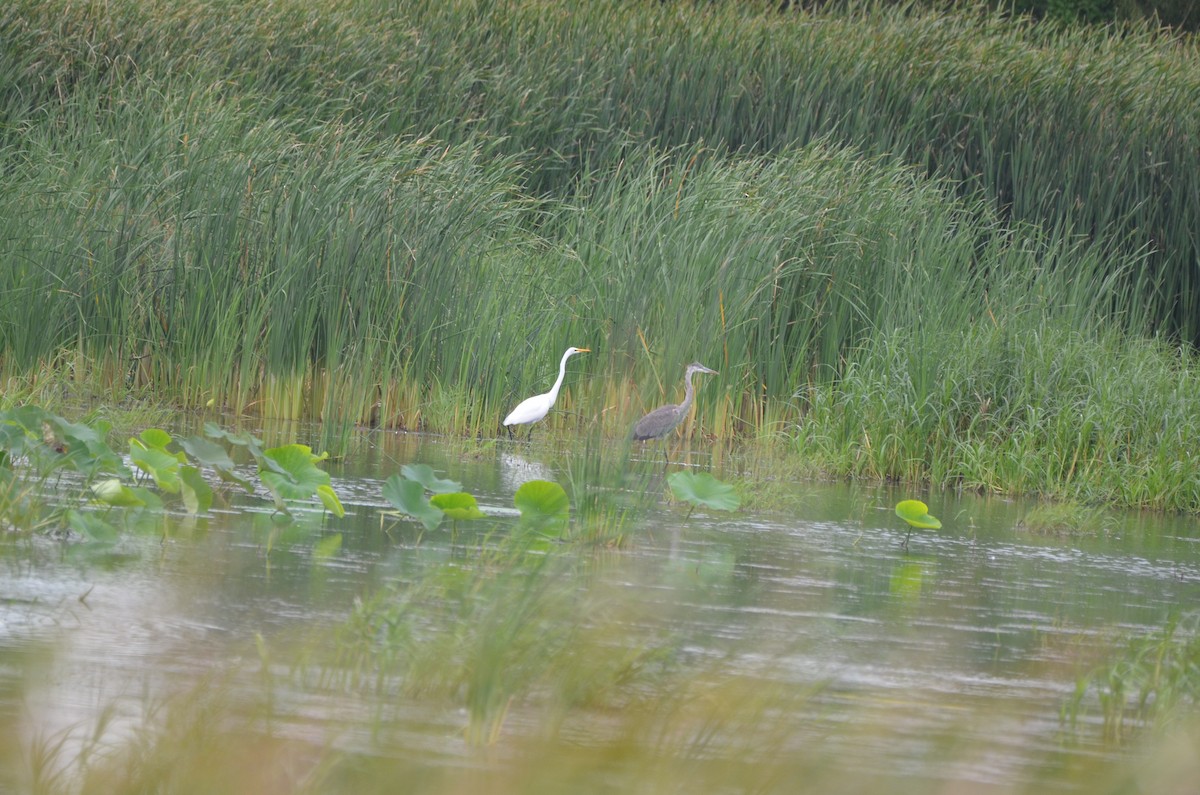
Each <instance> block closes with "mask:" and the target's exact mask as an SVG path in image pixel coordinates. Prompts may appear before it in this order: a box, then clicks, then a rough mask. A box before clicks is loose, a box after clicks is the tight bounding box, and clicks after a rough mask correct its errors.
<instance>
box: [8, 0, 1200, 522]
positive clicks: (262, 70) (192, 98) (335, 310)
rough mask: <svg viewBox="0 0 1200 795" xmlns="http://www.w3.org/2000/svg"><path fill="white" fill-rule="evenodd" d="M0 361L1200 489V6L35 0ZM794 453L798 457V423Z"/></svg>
mask: <svg viewBox="0 0 1200 795" xmlns="http://www.w3.org/2000/svg"><path fill="white" fill-rule="evenodd" d="M0 40H3V41H4V42H6V44H5V47H4V48H3V51H2V53H0V184H2V186H3V190H0V383H2V384H3V399H2V402H3V403H4V404H6V405H12V404H15V403H19V402H24V401H32V402H39V403H41V404H42V405H45V406H47V407H48V408H54V407H55V406H56V405H59V402H60V401H64V400H66V399H68V396H70V395H82V396H83V397H84V399H85V401H88V402H93V403H98V404H104V403H109V404H112V403H115V402H119V401H122V400H126V399H129V398H131V397H138V398H142V399H145V400H147V401H149V402H151V403H155V404H158V405H170V406H173V407H177V408H179V409H182V410H190V411H195V410H205V409H207V408H211V409H213V410H219V411H227V412H231V413H234V414H238V415H246V414H251V415H258V416H262V417H272V418H284V419H294V420H300V419H316V420H320V421H322V422H323V423H325V424H327V425H330V426H332V427H350V426H354V425H370V426H378V427H383V428H401V429H408V430H423V431H432V432H438V433H448V434H456V435H462V436H486V437H493V436H499V435H500V434H501V429H500V417H502V416H503V414H504V412H505V411H506V410H507V409H508V408H509V407H511V406H512V405H515V403H516V402H517V401H518V400H519V399H520V397H522V396H525V395H528V394H533V393H535V392H538V391H542V390H544V389H545V388H546V385H548V384H549V383H550V381H551V380H552V376H553V371H554V363H555V362H556V361H557V360H558V359H557V357H558V356H559V354H560V353H561V351H562V350H563V349H564V348H565V347H566V346H567V345H583V346H586V347H590V348H591V349H592V351H593V353H591V354H589V356H588V357H587V361H586V362H583V361H579V362H572V364H571V367H570V373H569V377H568V379H567V386H566V387H565V388H564V389H563V392H562V394H561V396H560V397H559V401H558V404H557V405H556V407H555V410H554V411H553V412H551V414H550V416H548V417H547V418H546V420H544V421H543V423H542V424H543V425H544V426H545V430H544V431H539V433H540V432H546V433H565V432H573V433H574V432H584V431H586V432H587V433H588V434H589V435H592V434H599V435H600V436H601V437H604V438H623V437H625V436H626V435H627V434H628V430H629V428H630V427H631V425H632V422H633V420H635V419H636V418H637V417H638V416H640V415H641V413H643V412H644V411H645V410H647V409H648V408H651V407H653V406H655V405H659V404H661V403H662V402H664V401H672V400H678V399H679V396H680V392H679V383H680V379H681V377H682V374H683V367H684V365H685V364H686V363H687V362H689V361H695V360H698V361H703V362H705V363H706V364H708V365H710V366H712V367H713V368H714V369H715V370H718V371H720V375H719V376H713V377H712V378H711V380H710V381H707V382H706V383H704V384H703V385H702V386H700V388H699V389H698V394H697V399H696V406H695V409H694V414H693V417H692V419H691V420H690V421H689V422H686V423H685V425H684V429H685V432H686V433H689V434H692V435H694V436H697V437H700V438H703V439H707V440H720V441H721V442H724V443H728V444H742V443H748V444H756V445H762V446H764V447H769V448H771V449H772V451H778V452H779V454H780V455H782V456H785V457H787V458H788V459H790V460H793V461H796V462H798V463H797V466H802V467H803V468H804V469H805V470H806V471H810V472H813V473H821V474H823V475H826V476H834V477H845V476H849V477H860V478H874V479H888V480H898V481H904V482H912V483H928V484H930V485H932V486H934V487H961V488H969V489H977V490H980V491H990V492H999V493H1023V494H1040V495H1045V496H1049V497H1056V498H1063V499H1069V500H1074V501H1080V502H1087V503H1104V504H1109V505H1115V506H1123V507H1143V508H1152V509H1159V510H1170V511H1184V512H1198V511H1200V460H1198V459H1197V456H1196V453H1195V450H1194V448H1195V444H1194V441H1195V440H1196V439H1197V438H1200V378H1198V373H1200V358H1198V357H1197V353H1196V350H1195V347H1194V344H1195V343H1196V341H1197V340H1200V312H1197V311H1195V310H1196V308H1197V307H1200V278H1198V273H1200V271H1198V265H1200V238H1197V236H1196V231H1195V230H1197V229H1200V118H1198V116H1200V103H1198V102H1197V101H1196V97H1200V67H1198V66H1197V64H1198V63H1200V58H1197V55H1198V54H1200V53H1197V43H1196V39H1195V37H1194V36H1192V35H1189V34H1175V33H1170V32H1165V31H1157V30H1153V29H1151V28H1149V27H1147V26H1134V25H1129V26H1109V27H1102V28H1101V27H1095V28H1088V27H1078V28H1072V27H1064V26H1058V25H1044V24H1043V25H1039V24H1033V23H1031V22H1028V21H1024V20H1021V19H1014V18H1011V17H1006V16H1003V15H1000V14H997V13H994V12H991V11H988V10H986V9H984V8H982V7H979V8H975V9H965V10H958V11H952V12H948V11H934V10H921V9H917V8H911V7H902V8H895V7H881V8H871V7H867V6H864V7H862V8H856V9H853V10H845V9H841V10H839V9H829V10H825V11H796V12H794V13H786V14H781V13H777V12H775V11H768V10H765V8H760V7H759V6H757V5H755V4H750V3H734V2H728V3H714V4H711V5H706V6H703V7H694V6H692V5H681V4H669V3H615V2H599V3H591V4H580V6H579V7H574V6H570V7H566V6H558V5H554V4H546V3H543V2H537V0H511V1H510V2H480V1H478V0H475V1H471V2H468V1H467V0H451V1H450V2H433V1H432V0H430V1H429V2H413V3H404V4H394V3H384V2H377V1H376V0H324V1H323V2H317V3H313V2H299V0H294V1H287V0H285V1H284V2H266V0H252V1H251V2H242V1H241V0H239V1H238V2H233V1H232V0H182V2H180V1H178V0H171V1H170V2H168V0H108V1H107V2H103V3H101V2H78V1H76V0H49V2H47V1H46V0H13V1H12V2H10V3H8V4H7V5H6V7H5V8H4V10H2V11H0ZM800 462H802V463H800Z"/></svg>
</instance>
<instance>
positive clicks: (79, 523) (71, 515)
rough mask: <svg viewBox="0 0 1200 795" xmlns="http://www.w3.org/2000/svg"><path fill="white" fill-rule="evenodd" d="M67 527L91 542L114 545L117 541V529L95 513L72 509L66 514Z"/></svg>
mask: <svg viewBox="0 0 1200 795" xmlns="http://www.w3.org/2000/svg"><path fill="white" fill-rule="evenodd" d="M66 519H67V525H68V526H69V527H70V528H71V529H72V530H74V531H75V532H76V533H79V535H81V536H83V537H84V538H86V539H87V540H89V541H98V542H101V543H106V544H108V543H112V542H114V541H116V540H117V528H116V527H114V526H113V525H111V524H109V523H108V522H106V521H104V520H103V519H101V518H100V517H99V516H97V515H96V514H94V513H88V512H85V511H76V510H74V509H70V510H68V511H67V512H66Z"/></svg>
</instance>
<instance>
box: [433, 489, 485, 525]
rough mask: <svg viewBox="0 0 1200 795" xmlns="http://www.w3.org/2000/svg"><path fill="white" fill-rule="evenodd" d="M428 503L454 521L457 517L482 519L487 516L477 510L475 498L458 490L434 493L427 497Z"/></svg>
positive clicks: (477, 504)
mask: <svg viewBox="0 0 1200 795" xmlns="http://www.w3.org/2000/svg"><path fill="white" fill-rule="evenodd" d="M429 504H430V505H432V506H433V507H435V508H439V509H441V511H442V512H443V513H444V514H446V516H448V517H450V518H451V519H453V520H454V521H458V520H459V519H483V518H485V517H486V516H487V514H486V513H484V512H483V511H481V510H479V503H477V502H475V498H474V497H473V496H471V495H470V494H467V493H466V492H463V491H459V492H454V493H452V494H435V495H433V496H432V497H430V498H429Z"/></svg>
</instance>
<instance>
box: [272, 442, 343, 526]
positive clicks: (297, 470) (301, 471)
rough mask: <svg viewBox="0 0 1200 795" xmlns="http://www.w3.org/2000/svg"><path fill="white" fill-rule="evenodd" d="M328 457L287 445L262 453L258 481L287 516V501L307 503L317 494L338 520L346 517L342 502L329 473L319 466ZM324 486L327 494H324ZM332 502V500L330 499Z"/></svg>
mask: <svg viewBox="0 0 1200 795" xmlns="http://www.w3.org/2000/svg"><path fill="white" fill-rule="evenodd" d="M328 457H329V454H328V453H322V454H321V455H314V454H313V451H312V448H311V447H309V446H308V445H306V444H288V445H284V446H282V447H273V448H271V449H270V450H264V451H263V461H262V462H261V464H260V467H263V468H262V469H261V470H260V471H259V474H258V476H259V478H260V479H261V480H262V482H263V485H265V486H266V487H267V488H268V489H269V490H270V492H271V494H272V495H273V496H274V497H275V507H276V508H278V509H279V510H281V511H283V512H284V513H287V512H288V510H287V501H288V500H307V499H311V498H312V496H313V495H314V494H315V495H317V496H319V497H320V498H321V501H322V502H323V503H324V504H325V507H326V508H328V509H329V510H330V511H331V512H332V513H333V514H334V515H335V516H339V517H340V516H343V515H345V511H344V510H343V508H342V505H341V502H340V501H338V500H337V495H336V494H334V493H333V489H332V488H331V487H330V481H329V473H328V472H326V471H325V470H323V469H319V468H318V467H317V466H316V465H317V462H319V461H324V460H325V459H326V458H328ZM322 486H324V487H325V488H326V489H328V491H325V490H323V489H322V488H321V487H322ZM330 495H332V496H333V499H332V500H330V499H329V496H330Z"/></svg>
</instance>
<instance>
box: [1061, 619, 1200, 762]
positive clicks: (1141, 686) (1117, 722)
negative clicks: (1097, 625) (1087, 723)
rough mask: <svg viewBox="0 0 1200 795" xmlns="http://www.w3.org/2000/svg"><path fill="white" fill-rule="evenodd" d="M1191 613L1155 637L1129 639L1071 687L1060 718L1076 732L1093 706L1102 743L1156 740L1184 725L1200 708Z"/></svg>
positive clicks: (1199, 643) (1199, 654) (1199, 638)
mask: <svg viewBox="0 0 1200 795" xmlns="http://www.w3.org/2000/svg"><path fill="white" fill-rule="evenodd" d="M1198 624H1200V621H1197V617H1196V614H1194V613H1191V614H1186V615H1185V616H1184V617H1182V618H1180V617H1178V616H1176V617H1174V618H1172V619H1171V620H1170V621H1169V622H1168V623H1167V625H1166V626H1165V627H1164V628H1163V629H1162V630H1161V631H1159V632H1156V633H1154V634H1152V635H1148V636H1144V637H1137V638H1132V639H1130V640H1128V641H1127V644H1126V646H1125V648H1124V649H1123V650H1120V651H1117V652H1114V654H1113V655H1112V658H1111V660H1109V661H1107V662H1105V663H1104V664H1102V665H1099V666H1097V667H1096V668H1095V669H1094V670H1092V671H1091V672H1090V673H1088V674H1087V675H1086V676H1084V677H1081V678H1080V679H1079V681H1078V683H1077V686H1076V690H1075V693H1074V695H1073V697H1072V698H1071V699H1070V700H1069V701H1068V702H1067V704H1066V705H1065V706H1064V709H1063V713H1064V716H1065V717H1066V718H1067V719H1068V720H1069V722H1070V725H1071V726H1072V727H1073V728H1075V729H1076V730H1078V728H1079V725H1080V724H1081V723H1082V722H1083V720H1082V719H1083V718H1085V717H1086V716H1087V714H1088V712H1089V708H1091V707H1095V706H1097V705H1098V707H1099V711H1100V713H1101V715H1102V716H1103V731H1104V736H1105V738H1106V739H1107V740H1110V741H1113V742H1117V743H1127V742H1129V741H1130V740H1131V739H1132V738H1133V737H1135V736H1137V735H1138V734H1139V733H1142V732H1148V733H1150V734H1151V735H1161V734H1162V733H1163V732H1164V729H1166V728H1168V727H1171V726H1176V725H1186V724H1187V722H1188V718H1189V717H1190V716H1193V715H1194V714H1195V711H1196V707H1197V706H1200V635H1198V634H1197V626H1198Z"/></svg>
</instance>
